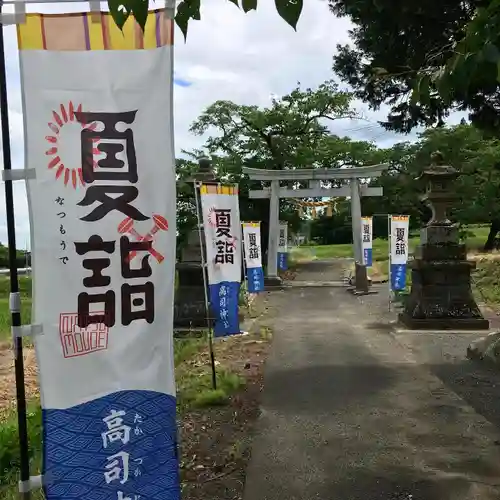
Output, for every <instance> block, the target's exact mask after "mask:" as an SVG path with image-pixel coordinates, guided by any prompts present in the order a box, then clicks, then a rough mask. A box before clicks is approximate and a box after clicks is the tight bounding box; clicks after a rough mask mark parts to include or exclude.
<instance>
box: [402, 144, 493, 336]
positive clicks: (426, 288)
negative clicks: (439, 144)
mask: <svg viewBox="0 0 500 500" xmlns="http://www.w3.org/2000/svg"><path fill="white" fill-rule="evenodd" d="M459 175H460V173H459V172H458V171H457V170H455V169H454V168H453V167H451V166H446V165H443V159H442V155H441V153H439V152H436V153H434V154H433V155H432V166H431V167H430V168H428V169H426V170H424V171H423V173H422V175H421V176H420V179H422V180H423V181H424V182H425V183H426V193H425V195H423V196H422V200H423V201H424V202H427V204H428V206H429V207H430V208H431V209H432V217H431V220H430V221H429V222H428V224H427V226H426V227H425V228H424V229H422V231H421V245H420V247H419V249H418V251H417V253H416V255H415V259H414V260H413V261H412V262H410V263H409V267H410V269H411V270H412V271H411V272H412V283H411V292H410V295H409V296H408V297H407V299H406V302H405V306H404V311H403V312H402V313H401V314H399V321H400V322H401V323H403V324H404V325H405V326H406V327H408V328H410V329H416V330H450V329H451V330H483V329H488V328H489V321H488V320H486V319H484V317H483V315H482V314H481V311H480V310H479V307H478V306H477V304H476V301H475V300H474V297H473V295H472V289H471V271H472V270H473V269H474V268H475V266H476V263H475V262H472V261H468V260H467V252H466V248H465V245H463V244H460V243H459V235H458V228H457V226H456V225H454V224H452V223H451V221H450V220H449V219H448V216H447V213H446V211H447V209H448V208H449V207H450V206H451V205H452V203H453V201H454V200H455V199H456V198H457V196H456V195H455V194H454V190H453V185H452V184H453V181H454V180H455V179H456V178H457V177H458V176H459Z"/></svg>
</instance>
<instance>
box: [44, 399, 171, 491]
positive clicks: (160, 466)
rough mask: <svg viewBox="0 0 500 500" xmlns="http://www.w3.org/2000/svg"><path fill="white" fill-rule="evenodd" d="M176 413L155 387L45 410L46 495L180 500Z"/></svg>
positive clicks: (168, 400)
mask: <svg viewBox="0 0 500 500" xmlns="http://www.w3.org/2000/svg"><path fill="white" fill-rule="evenodd" d="M175 412H176V407H175V398H174V397H173V396H169V395H167V394H162V393H159V392H153V391H122V392H116V393H113V394H110V395H108V396H105V397H102V398H99V399H96V400H93V401H90V402H88V403H84V404H82V405H79V406H76V407H73V408H69V409H64V410H59V409H44V410H43V424H44V470H43V477H44V492H45V496H46V499H47V500H71V499H79V500H143V499H144V500H180V484H179V467H178V456H177V431H176V420H175ZM105 474H106V475H107V476H106V475H105Z"/></svg>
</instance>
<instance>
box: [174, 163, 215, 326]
mask: <svg viewBox="0 0 500 500" xmlns="http://www.w3.org/2000/svg"><path fill="white" fill-rule="evenodd" d="M198 165H199V168H198V170H197V172H195V173H194V174H193V175H192V176H191V177H190V178H189V179H187V180H186V182H193V183H194V182H202V183H204V184H210V183H217V179H216V177H215V175H214V172H213V170H212V163H211V161H210V159H209V158H207V157H205V156H203V157H200V158H199V159H198ZM190 201H191V203H192V204H193V205H194V206H196V199H195V198H194V194H193V199H192V200H190ZM199 209H200V214H201V206H200V207H199ZM200 232H201V239H202V241H203V244H204V242H205V237H204V231H203V224H201V227H198V224H197V225H196V226H195V227H194V228H193V229H192V230H191V231H190V233H189V235H188V237H187V242H186V245H185V248H184V249H183V250H182V251H181V254H180V256H179V259H178V262H177V264H176V271H177V290H176V292H175V303H174V329H176V330H190V329H194V328H200V329H201V328H203V329H205V328H207V327H208V325H207V309H206V301H205V282H204V277H203V273H204V269H203V264H202V251H204V248H202V246H201V245H200ZM205 258H206V254H205ZM209 320H210V321H213V317H212V314H210V315H209Z"/></svg>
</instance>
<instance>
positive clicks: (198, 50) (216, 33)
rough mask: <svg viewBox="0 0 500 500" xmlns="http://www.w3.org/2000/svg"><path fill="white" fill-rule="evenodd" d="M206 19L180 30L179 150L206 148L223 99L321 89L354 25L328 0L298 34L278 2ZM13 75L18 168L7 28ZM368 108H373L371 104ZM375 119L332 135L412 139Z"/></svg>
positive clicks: (224, 1)
mask: <svg viewBox="0 0 500 500" xmlns="http://www.w3.org/2000/svg"><path fill="white" fill-rule="evenodd" d="M202 3H203V12H202V20H201V21H193V22H191V24H190V26H189V33H188V40H187V43H184V40H183V37H182V34H181V33H180V31H179V30H177V31H176V54H175V73H176V77H177V78H178V79H179V80H181V81H185V82H189V83H191V85H190V86H175V91H174V99H175V108H174V116H175V134H176V136H175V143H176V151H177V153H180V151H181V149H186V150H190V149H193V148H199V147H200V146H201V145H202V144H203V138H199V137H195V136H193V135H192V134H190V133H189V126H190V125H191V123H192V122H193V121H194V120H195V119H196V118H197V117H198V116H199V114H200V113H201V112H202V111H203V110H204V109H205V108H206V107H207V106H208V105H210V104H211V103H213V102H214V101H216V100H218V99H226V100H231V101H235V102H237V103H241V104H255V105H261V106H264V105H269V103H270V99H271V96H273V95H278V96H279V95H283V94H286V93H288V92H289V91H290V90H291V89H292V88H294V86H295V85H296V83H297V82H300V83H301V84H302V85H303V86H310V87H315V86H317V85H319V84H320V83H322V82H324V81H325V80H328V79H330V78H332V76H333V75H332V71H331V66H332V55H333V53H334V52H335V48H336V44H337V43H345V42H347V41H348V29H349V27H350V23H349V22H348V21H347V20H346V19H336V18H335V17H334V16H333V15H332V14H330V12H329V11H328V7H327V4H326V2H321V1H319V0H317V1H310V2H305V4H306V5H305V7H304V11H303V14H302V17H301V19H300V21H299V24H298V28H297V32H295V31H294V30H293V29H292V28H290V27H289V26H288V25H287V24H285V23H284V21H283V20H281V18H280V17H279V16H278V14H277V12H276V8H275V6H274V2H272V1H270V0H268V1H267V0H266V1H262V2H259V7H258V10H257V12H250V13H248V14H244V13H243V12H242V11H241V10H238V9H237V8H236V7H235V6H234V5H233V4H231V3H230V2H229V1H228V0H204V1H203V2H202ZM87 6H88V4H67V3H66V4H64V6H61V5H56V6H54V5H50V6H48V5H43V6H37V5H35V6H29V8H28V9H29V10H30V11H41V12H49V11H50V12H61V11H64V10H65V11H78V10H87ZM6 56H7V75H8V80H9V101H10V108H9V111H10V125H11V127H10V128H11V132H12V154H13V165H14V168H21V167H22V162H23V144H22V135H23V134H22V113H21V92H20V83H19V70H18V58H17V42H16V36H15V30H14V28H13V27H8V28H7V29H6ZM363 108H365V109H366V106H363ZM364 114H365V115H367V116H368V118H369V119H370V121H349V120H343V121H339V122H335V123H334V124H333V125H331V129H332V132H334V133H339V134H342V135H352V136H353V137H355V138H357V139H360V140H375V141H377V142H379V143H381V145H382V144H383V145H384V146H385V145H389V143H390V142H397V141H400V140H405V139H408V138H405V137H404V136H402V137H401V136H399V137H398V136H396V135H395V134H387V133H385V132H384V131H382V130H381V129H380V127H378V126H377V125H376V124H374V122H376V120H377V119H380V118H381V117H382V116H383V111H382V114H380V112H379V113H377V114H374V113H368V112H365V113H364ZM15 196H16V211H17V213H16V227H17V231H18V246H19V247H23V246H24V245H25V241H26V240H27V238H28V237H29V222H28V210H27V204H26V200H25V192H24V187H23V186H21V185H19V186H18V185H16V186H15ZM0 241H2V242H4V241H6V229H5V207H4V201H3V192H2V194H1V195H0Z"/></svg>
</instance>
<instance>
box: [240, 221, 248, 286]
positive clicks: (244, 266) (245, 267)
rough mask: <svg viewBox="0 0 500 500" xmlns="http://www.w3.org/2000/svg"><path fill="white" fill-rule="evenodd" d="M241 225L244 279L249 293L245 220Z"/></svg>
mask: <svg viewBox="0 0 500 500" xmlns="http://www.w3.org/2000/svg"><path fill="white" fill-rule="evenodd" d="M240 226H241V260H242V262H243V273H244V277H243V280H244V281H246V283H247V293H248V269H247V261H246V254H245V233H244V231H243V222H241V223H240Z"/></svg>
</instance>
